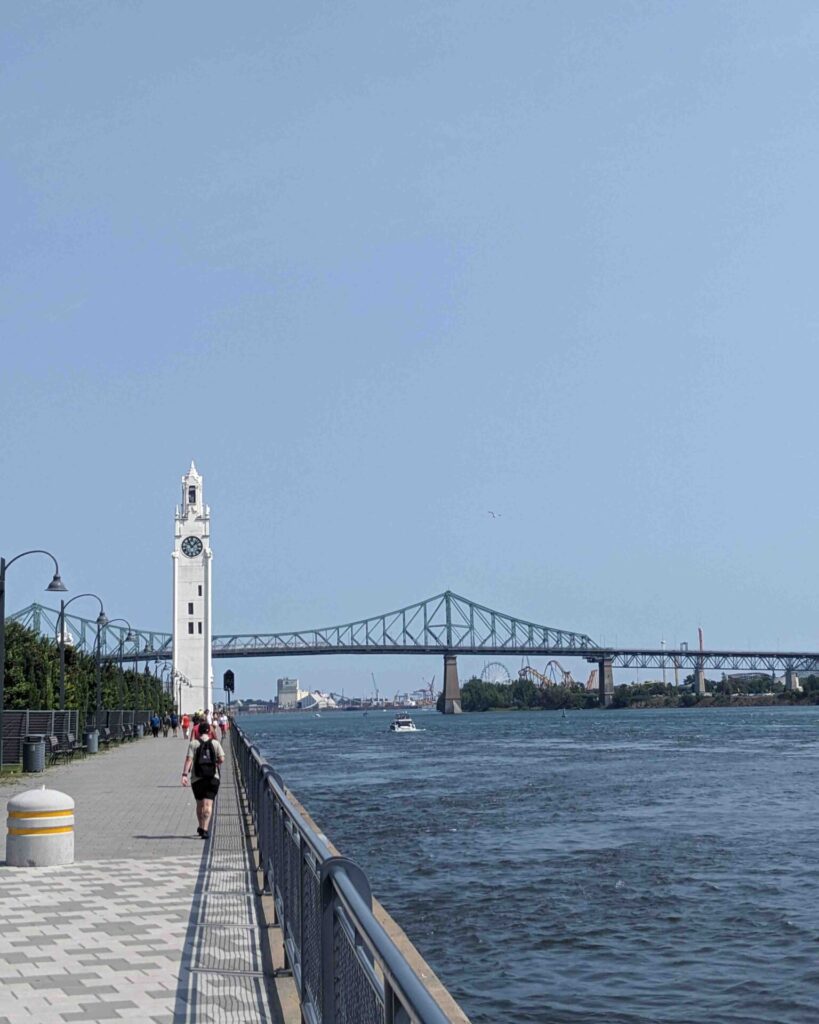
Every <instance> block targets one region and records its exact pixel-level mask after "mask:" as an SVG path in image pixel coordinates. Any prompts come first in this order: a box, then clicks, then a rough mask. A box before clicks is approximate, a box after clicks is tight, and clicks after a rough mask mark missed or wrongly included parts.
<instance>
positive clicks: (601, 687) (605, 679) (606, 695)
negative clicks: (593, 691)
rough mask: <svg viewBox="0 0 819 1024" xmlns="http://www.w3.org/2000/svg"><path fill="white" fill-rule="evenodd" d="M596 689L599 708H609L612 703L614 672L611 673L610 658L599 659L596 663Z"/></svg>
mask: <svg viewBox="0 0 819 1024" xmlns="http://www.w3.org/2000/svg"><path fill="white" fill-rule="evenodd" d="M597 688H598V690H597V692H598V694H599V699H600V707H601V708H607V707H610V706H611V704H612V703H613V702H614V672H613V671H612V666H611V658H601V659H600V661H598V662H597Z"/></svg>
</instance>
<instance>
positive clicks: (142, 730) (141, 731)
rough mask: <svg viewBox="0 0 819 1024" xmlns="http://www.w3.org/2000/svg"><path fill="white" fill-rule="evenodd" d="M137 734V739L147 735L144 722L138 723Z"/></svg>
mask: <svg viewBox="0 0 819 1024" xmlns="http://www.w3.org/2000/svg"><path fill="white" fill-rule="evenodd" d="M136 734H137V737H140V736H144V735H145V726H144V725H143V723H142V722H137V727H136Z"/></svg>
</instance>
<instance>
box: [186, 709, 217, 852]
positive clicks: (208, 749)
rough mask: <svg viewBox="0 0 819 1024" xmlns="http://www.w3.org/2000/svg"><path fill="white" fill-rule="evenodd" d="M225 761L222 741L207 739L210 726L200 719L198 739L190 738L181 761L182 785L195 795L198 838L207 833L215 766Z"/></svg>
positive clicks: (214, 781) (213, 791) (208, 830)
mask: <svg viewBox="0 0 819 1024" xmlns="http://www.w3.org/2000/svg"><path fill="white" fill-rule="evenodd" d="M224 760H225V752H224V750H223V749H222V744H221V743H218V742H217V741H216V740H214V739H212V738H211V732H210V725H208V723H207V722H202V723H201V724H200V726H199V738H198V739H195V740H191V741H190V743H189V744H188V752H187V754H186V755H185V763H184V765H183V766H182V785H183V786H187V785H188V781H189V779H190V786H191V789H192V790H193V795H194V797H195V798H196V820H197V821H198V822H199V827H198V828H197V830H196V831H197V832H198V833H199V835H200V836H201V838H202V839H207V838H208V836H209V835H210V818H211V814H212V813H213V801H214V800H215V799H216V794H217V793H218V792H219V782H220V778H219V765H220V764H223V763H224Z"/></svg>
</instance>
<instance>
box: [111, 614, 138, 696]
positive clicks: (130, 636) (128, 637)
mask: <svg viewBox="0 0 819 1024" xmlns="http://www.w3.org/2000/svg"><path fill="white" fill-rule="evenodd" d="M115 622H124V623H125V625H126V626H127V627H128V632H127V633H126V634H125V635H124V636H123V634H122V630H120V631H119V707H120V711H121V710H123V708H122V704H123V700H122V691H123V688H124V683H125V673H124V672H123V671H122V649H123V647H124V646H125V644H129V643H131V642H132V641H133V640H136V635H135V633H134V627H133V626H132V625H131V623H130V622H129V621H128V620H127V619H121V618H120V619H109V620H108V625H109V626H113V625H114V623H115Z"/></svg>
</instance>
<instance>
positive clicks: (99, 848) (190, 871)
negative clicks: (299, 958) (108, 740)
mask: <svg viewBox="0 0 819 1024" xmlns="http://www.w3.org/2000/svg"><path fill="white" fill-rule="evenodd" d="M186 749H187V747H186V743H185V741H184V740H182V739H181V738H179V739H173V738H172V737H169V738H167V739H163V738H162V737H161V736H160V737H159V738H158V739H153V738H151V737H148V738H145V739H142V740H138V741H137V742H135V743H130V744H125V745H124V746H122V747H120V748H116V749H114V750H111V751H109V752H106V753H102V754H98V755H96V756H92V757H89V758H87V760H85V761H77V762H75V763H74V764H73V765H65V766H61V767H58V768H53V769H49V770H48V771H47V772H46V773H45V774H44V775H37V776H25V777H24V779H23V780H21V781H19V782H18V781H15V782H14V783H6V782H4V783H3V784H0V813H2V819H1V820H2V823H3V826H5V821H6V804H7V802H8V800H9V798H10V797H11V796H13V795H14V794H15V793H18V792H21V791H23V790H24V789H31V788H34V786H39V785H42V784H43V783H45V784H46V786H47V787H48V788H49V789H59V790H61V791H62V792H64V793H68V794H69V795H70V796H72V797H73V798H74V800H75V802H76V836H75V842H76V862H75V863H74V864H73V865H71V866H68V867H60V868H10V867H7V866H5V864H3V865H2V866H0V1024H32V1022H34V1021H36V1022H38V1024H68V1022H70V1021H115V1020H131V1021H134V1020H139V1021H142V1022H144V1024H148V1022H152V1024H182V1022H184V1024H210V1022H220V1024H222V1022H224V1024H246V1022H247V1024H250V1022H254V1024H256V1022H260V1024H267V1022H270V1024H283V1017H282V1015H281V1011H280V1009H279V1005H278V1002H277V999H276V995H275V991H274V989H273V987H272V986H271V985H270V984H269V982H270V978H269V970H266V968H265V964H266V962H267V961H266V959H265V958H264V951H263V948H262V942H263V936H264V929H263V927H262V926H261V923H260V922H261V919H260V916H259V903H258V897H257V895H256V893H257V888H256V885H255V881H256V879H255V874H254V873H253V871H252V870H251V868H252V864H251V861H250V859H249V856H248V851H247V838H246V834H245V833H246V828H245V820H244V816H243V814H242V812H241V808H240V805H239V800H238V793H237V788H236V785H235V782H234V775H233V766H232V763H231V756H230V751H229V750H228V759H227V762H226V765H225V768H224V770H223V773H222V785H221V789H220V793H219V798H218V800H217V804H216V816H215V820H214V822H213V824H212V826H211V838H210V840H208V841H207V842H203V841H202V840H201V839H199V838H198V837H197V835H196V817H195V814H194V801H193V797H192V795H191V792H190V790H187V789H183V788H182V787H181V786H180V782H179V780H180V776H181V774H182V763H183V760H184V757H185V751H186ZM5 832H6V830H5V827H3V829H2V851H0V852H2V857H3V858H4V857H5Z"/></svg>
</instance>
